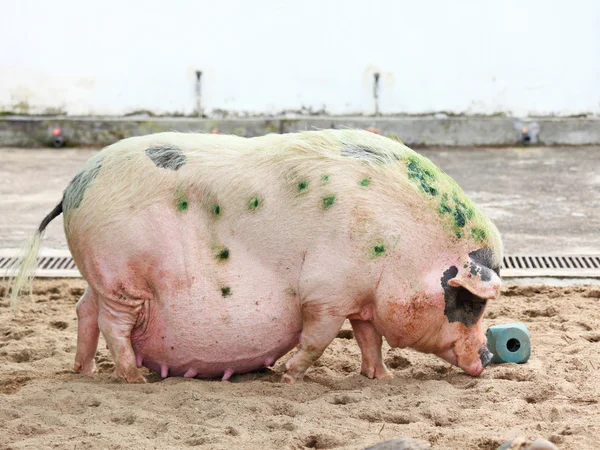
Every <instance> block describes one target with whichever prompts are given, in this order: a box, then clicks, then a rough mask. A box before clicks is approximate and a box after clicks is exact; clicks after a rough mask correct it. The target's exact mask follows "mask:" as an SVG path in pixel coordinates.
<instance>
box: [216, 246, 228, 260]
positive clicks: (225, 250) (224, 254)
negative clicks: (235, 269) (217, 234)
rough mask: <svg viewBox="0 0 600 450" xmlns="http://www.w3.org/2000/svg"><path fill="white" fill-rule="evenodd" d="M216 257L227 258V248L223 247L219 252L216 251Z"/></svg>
mask: <svg viewBox="0 0 600 450" xmlns="http://www.w3.org/2000/svg"><path fill="white" fill-rule="evenodd" d="M217 258H218V259H221V260H225V259H227V258H229V249H228V248H225V249H223V250H221V251H220V252H219V253H217Z"/></svg>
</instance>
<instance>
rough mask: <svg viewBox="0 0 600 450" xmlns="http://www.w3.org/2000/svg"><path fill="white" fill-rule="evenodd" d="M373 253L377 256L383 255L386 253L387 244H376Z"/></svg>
mask: <svg viewBox="0 0 600 450" xmlns="http://www.w3.org/2000/svg"><path fill="white" fill-rule="evenodd" d="M373 253H374V255H375V256H379V255H383V254H384V253H385V246H384V245H383V244H381V245H376V246H375V247H373Z"/></svg>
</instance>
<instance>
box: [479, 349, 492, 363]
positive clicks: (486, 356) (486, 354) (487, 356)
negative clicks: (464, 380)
mask: <svg viewBox="0 0 600 450" xmlns="http://www.w3.org/2000/svg"><path fill="white" fill-rule="evenodd" d="M493 357H494V354H493V353H492V352H490V351H489V350H488V348H487V346H485V345H484V346H483V347H481V348H480V349H479V359H480V360H481V365H482V366H483V367H487V366H488V364H489V363H490V362H492V358H493Z"/></svg>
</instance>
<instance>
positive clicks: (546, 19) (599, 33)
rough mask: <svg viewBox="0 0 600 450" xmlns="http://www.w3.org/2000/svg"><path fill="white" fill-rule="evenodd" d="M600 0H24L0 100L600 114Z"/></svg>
mask: <svg viewBox="0 0 600 450" xmlns="http://www.w3.org/2000/svg"><path fill="white" fill-rule="evenodd" d="M599 55H600V1H598V0H570V1H558V0H554V1H553V0H528V1H526V2H524V1H522V0H492V1H481V0H459V1H450V0H448V1H446V0H420V1H414V0H369V1H367V0H363V1H358V0H329V1H328V0H303V1H302V2H297V1H293V2H283V1H275V0H273V1H268V0H253V1H243V0H239V1H234V0H219V1H214V0H213V1H204V0H172V1H169V2H167V1H164V0H127V1H123V0H104V1H102V2H99V3H89V2H82V1H80V0H55V1H52V2H48V1H46V0H19V1H5V2H3V3H2V12H1V14H0V111H2V110H4V111H15V112H19V113H44V112H46V113H51V112H57V111H64V112H68V114H70V115H77V114H108V115H120V114H125V113H128V112H131V111H134V110H143V109H146V110H150V111H153V112H155V113H175V112H178V113H191V112H192V111H193V110H194V108H195V100H194V81H195V70H198V69H199V70H202V71H203V73H204V77H203V81H204V82H203V92H204V105H205V106H206V108H207V110H208V111H209V112H210V111H212V110H215V109H224V110H227V111H234V112H236V111H237V112H254V113H275V112H279V111H282V110H298V109H301V108H303V107H304V108H307V109H312V110H320V109H322V108H324V109H325V110H326V111H327V112H329V113H333V114H349V113H363V114H364V113H372V112H373V109H374V103H373V98H372V82H373V74H374V73H375V72H379V73H381V88H380V96H381V100H380V104H381V111H382V112H383V113H407V114H421V113H427V112H435V111H446V112H450V113H457V114H495V113H506V114H508V115H516V116H526V115H550V114H556V115H577V114H588V113H592V114H600V57H599Z"/></svg>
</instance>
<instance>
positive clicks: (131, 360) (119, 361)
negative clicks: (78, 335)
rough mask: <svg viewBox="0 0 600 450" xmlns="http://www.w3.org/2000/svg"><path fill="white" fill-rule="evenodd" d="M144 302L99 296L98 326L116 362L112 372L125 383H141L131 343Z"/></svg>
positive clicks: (142, 378)
mask: <svg viewBox="0 0 600 450" xmlns="http://www.w3.org/2000/svg"><path fill="white" fill-rule="evenodd" d="M143 304H144V300H143V299H129V298H123V297H120V298H108V297H99V298H98V306H99V313H100V314H99V319H98V325H99V327H100V331H102V335H103V336H104V339H105V340H106V344H107V345H108V348H109V350H110V353H111V354H112V357H113V359H114V361H115V365H116V369H115V372H116V374H117V376H118V377H121V378H124V379H125V380H126V381H127V382H128V383H144V382H146V379H145V378H144V376H143V375H142V372H141V370H140V369H139V368H138V366H137V362H136V357H135V353H134V351H133V347H132V346H131V332H132V330H133V328H134V327H135V324H136V322H137V319H138V315H139V313H140V311H141V309H142V306H143Z"/></svg>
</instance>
